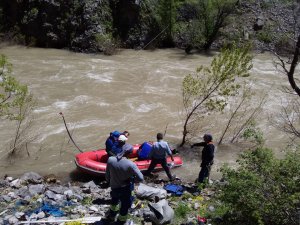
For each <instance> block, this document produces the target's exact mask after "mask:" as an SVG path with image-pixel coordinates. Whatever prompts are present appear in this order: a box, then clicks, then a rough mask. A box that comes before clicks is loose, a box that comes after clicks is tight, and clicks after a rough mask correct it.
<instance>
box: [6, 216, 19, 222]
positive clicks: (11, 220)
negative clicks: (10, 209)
mask: <svg viewBox="0 0 300 225" xmlns="http://www.w3.org/2000/svg"><path fill="white" fill-rule="evenodd" d="M18 222H19V220H18V219H17V218H16V217H15V216H11V217H10V218H9V219H8V223H9V224H17V223H18Z"/></svg>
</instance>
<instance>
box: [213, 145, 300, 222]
mask: <svg viewBox="0 0 300 225" xmlns="http://www.w3.org/2000/svg"><path fill="white" fill-rule="evenodd" d="M237 162H238V164H239V168H237V169H232V168H229V167H228V166H224V167H223V168H222V169H221V171H222V173H223V176H224V179H225V185H224V184H223V185H220V186H219V187H218V188H219V190H220V191H219V193H218V195H216V196H215V198H214V203H215V207H218V206H219V207H221V208H222V210H216V212H218V213H220V212H221V215H220V214H217V213H215V214H214V217H215V218H216V217H219V216H221V217H222V218H223V220H222V224H244V225H257V224H260V225H263V224H265V225H267V224H272V225H277V224H278V225H285V224H289V225H292V224H293V225H296V224H299V210H300V175H299V174H300V151H299V150H295V151H291V150H290V151H288V153H287V154H286V156H285V157H284V158H283V159H277V158H275V157H274V154H273V152H272V150H271V149H267V148H257V149H256V150H254V151H250V150H249V151H246V152H244V153H243V154H241V156H240V157H239V159H238V161H237Z"/></svg>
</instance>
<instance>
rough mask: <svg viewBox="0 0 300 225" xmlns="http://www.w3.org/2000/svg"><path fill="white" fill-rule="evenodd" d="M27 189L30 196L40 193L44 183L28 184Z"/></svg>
mask: <svg viewBox="0 0 300 225" xmlns="http://www.w3.org/2000/svg"><path fill="white" fill-rule="evenodd" d="M28 191H29V193H30V195H31V196H35V195H39V194H42V193H44V191H45V185H44V184H33V185H29V187H28Z"/></svg>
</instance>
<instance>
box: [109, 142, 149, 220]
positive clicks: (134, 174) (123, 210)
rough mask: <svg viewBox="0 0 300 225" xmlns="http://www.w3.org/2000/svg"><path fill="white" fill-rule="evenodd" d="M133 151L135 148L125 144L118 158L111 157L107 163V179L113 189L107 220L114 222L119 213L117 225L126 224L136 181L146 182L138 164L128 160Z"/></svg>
mask: <svg viewBox="0 0 300 225" xmlns="http://www.w3.org/2000/svg"><path fill="white" fill-rule="evenodd" d="M132 151H133V146H132V145H129V144H125V145H123V147H122V151H121V152H120V153H119V154H117V156H112V157H109V159H108V161H107V167H106V173H105V178H106V180H107V182H108V183H109V185H110V187H111V193H110V195H111V207H110V210H109V212H108V216H107V220H109V221H114V220H115V217H116V215H117V213H118V211H119V216H118V219H117V223H116V224H125V223H126V220H127V217H128V210H129V208H130V207H131V204H132V200H133V197H132V191H133V189H134V181H137V182H141V181H143V180H144V177H143V174H142V173H141V171H140V170H139V169H138V167H137V166H136V164H135V163H134V162H132V161H131V160H129V159H128V158H127V157H128V156H129V154H130V153H132ZM119 203H121V206H120V210H118V205H119Z"/></svg>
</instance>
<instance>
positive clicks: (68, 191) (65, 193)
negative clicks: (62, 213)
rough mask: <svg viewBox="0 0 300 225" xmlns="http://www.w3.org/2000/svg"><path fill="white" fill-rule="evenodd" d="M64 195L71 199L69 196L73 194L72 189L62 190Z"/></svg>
mask: <svg viewBox="0 0 300 225" xmlns="http://www.w3.org/2000/svg"><path fill="white" fill-rule="evenodd" d="M64 195H65V196H66V197H67V199H69V200H70V199H71V197H72V196H73V195H74V193H73V191H72V190H66V191H65V192H64Z"/></svg>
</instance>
